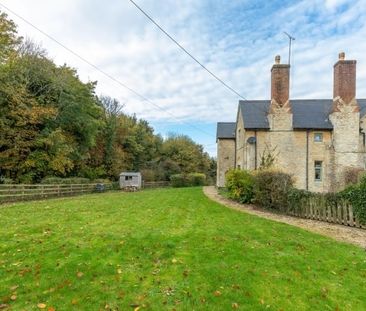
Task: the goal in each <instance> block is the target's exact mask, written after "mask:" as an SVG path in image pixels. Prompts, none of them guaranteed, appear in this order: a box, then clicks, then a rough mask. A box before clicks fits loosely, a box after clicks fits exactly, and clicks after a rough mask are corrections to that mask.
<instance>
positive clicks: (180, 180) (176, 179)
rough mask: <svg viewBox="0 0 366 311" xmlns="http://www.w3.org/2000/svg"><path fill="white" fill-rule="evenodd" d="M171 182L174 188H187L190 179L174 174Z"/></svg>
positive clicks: (183, 175)
mask: <svg viewBox="0 0 366 311" xmlns="http://www.w3.org/2000/svg"><path fill="white" fill-rule="evenodd" d="M170 181H171V183H172V186H173V187H187V186H188V179H187V175H185V174H174V175H171V176H170Z"/></svg>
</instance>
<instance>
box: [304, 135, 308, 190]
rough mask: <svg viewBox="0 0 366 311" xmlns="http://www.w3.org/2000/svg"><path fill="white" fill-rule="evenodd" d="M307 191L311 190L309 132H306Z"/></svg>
mask: <svg viewBox="0 0 366 311" xmlns="http://www.w3.org/2000/svg"><path fill="white" fill-rule="evenodd" d="M305 167H306V174H305V175H306V190H309V130H306V165H305Z"/></svg>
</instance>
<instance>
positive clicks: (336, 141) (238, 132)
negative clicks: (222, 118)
mask: <svg viewBox="0 0 366 311" xmlns="http://www.w3.org/2000/svg"><path fill="white" fill-rule="evenodd" d="M289 86H290V65H287V64H281V63H280V57H279V56H276V58H275V64H274V65H273V66H272V70H271V99H270V100H253V101H251V100H249V101H240V102H239V106H238V111H237V117H236V122H228V123H221V122H220V123H218V124H217V186H218V187H223V186H224V185H225V173H226V172H227V171H228V170H229V169H230V168H234V167H236V168H241V169H246V170H255V169H257V168H259V166H260V164H261V161H263V160H265V159H267V160H268V159H270V158H272V159H273V160H274V167H276V168H278V169H281V170H283V171H285V172H287V173H289V174H292V175H293V177H294V180H295V185H296V187H298V188H300V189H307V190H310V191H316V192H327V191H335V190H337V189H340V188H342V187H343V186H344V175H345V172H346V171H347V170H350V169H351V168H361V169H364V168H365V165H366V156H365V132H366V99H356V61H355V60H345V54H344V53H340V54H339V60H338V61H337V62H336V64H335V65H334V83H333V99H306V100H302V99H294V100H292V99H290V96H289V95H290V94H289Z"/></svg>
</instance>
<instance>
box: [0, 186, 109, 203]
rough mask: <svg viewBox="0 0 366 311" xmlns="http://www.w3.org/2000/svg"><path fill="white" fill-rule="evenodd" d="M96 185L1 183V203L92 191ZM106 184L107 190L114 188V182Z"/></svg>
mask: <svg viewBox="0 0 366 311" xmlns="http://www.w3.org/2000/svg"><path fill="white" fill-rule="evenodd" d="M96 185H97V184H50V185H44V184H34V185H25V184H14V185H0V203H4V202H15V201H25V200H34V199H43V198H49V197H63V196H72V195H79V194H84V193H91V192H94V191H96ZM104 185H105V189H106V190H110V189H111V188H112V184H104Z"/></svg>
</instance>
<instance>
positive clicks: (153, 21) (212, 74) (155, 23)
mask: <svg viewBox="0 0 366 311" xmlns="http://www.w3.org/2000/svg"><path fill="white" fill-rule="evenodd" d="M129 1H130V2H131V3H132V4H133V5H134V6H135V7H136V8H137V9H138V10H139V11H140V12H141V13H142V14H144V15H145V16H146V17H147V18H148V19H149V20H150V21H151V22H152V23H153V24H154V25H155V26H156V27H158V28H159V29H160V30H161V31H162V32H163V33H164V34H165V35H166V36H167V37H168V38H169V39H170V40H171V41H173V42H174V43H175V44H176V45H177V46H178V47H179V48H180V49H181V50H182V51H183V52H184V53H186V54H187V55H188V56H189V57H190V58H192V59H193V60H194V61H195V62H196V63H197V64H198V65H200V66H201V67H202V68H203V69H204V70H206V71H207V72H208V73H209V74H210V75H211V76H212V77H214V78H215V79H216V80H217V81H219V82H220V83H221V84H222V85H224V86H225V87H226V88H227V89H229V90H230V91H231V92H233V93H234V94H236V95H238V96H239V97H240V98H241V99H244V100H246V98H245V97H244V96H243V95H241V94H240V93H239V92H237V91H235V90H234V89H233V88H232V87H231V86H230V85H228V84H227V83H225V82H224V81H223V80H222V79H220V78H219V77H218V76H217V75H215V74H214V73H213V72H212V71H211V70H210V69H208V68H207V67H206V66H205V65H204V64H202V63H201V62H200V61H199V60H198V59H197V58H196V57H194V56H193V55H192V54H191V53H190V52H188V51H187V50H186V48H185V47H183V46H182V45H181V44H180V43H179V42H178V41H177V40H175V39H174V38H173V37H172V36H171V35H170V34H169V33H168V32H167V31H165V30H164V29H163V27H161V26H160V25H159V24H158V23H157V22H156V21H155V20H154V19H153V18H152V17H151V16H150V15H149V14H147V13H146V12H145V11H144V10H143V9H142V8H141V7H140V6H139V5H138V4H137V3H136V2H135V1H133V0H129Z"/></svg>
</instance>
